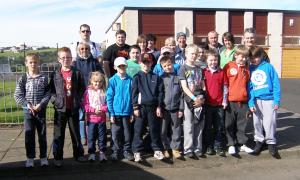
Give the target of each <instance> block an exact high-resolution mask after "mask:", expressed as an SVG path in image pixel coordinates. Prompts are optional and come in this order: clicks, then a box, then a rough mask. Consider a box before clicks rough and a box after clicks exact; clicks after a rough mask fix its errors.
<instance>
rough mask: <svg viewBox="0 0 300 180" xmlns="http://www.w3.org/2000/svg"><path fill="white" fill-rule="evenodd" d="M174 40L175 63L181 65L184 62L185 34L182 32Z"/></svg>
mask: <svg viewBox="0 0 300 180" xmlns="http://www.w3.org/2000/svg"><path fill="white" fill-rule="evenodd" d="M176 40H177V46H176V47H175V63H176V64H179V65H183V64H184V60H185V55H184V49H185V47H186V46H187V44H186V34H185V33H183V32H179V33H177V35H176Z"/></svg>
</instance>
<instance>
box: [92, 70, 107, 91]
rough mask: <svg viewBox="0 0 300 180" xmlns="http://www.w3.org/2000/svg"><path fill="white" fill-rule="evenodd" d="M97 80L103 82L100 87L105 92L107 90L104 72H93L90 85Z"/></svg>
mask: <svg viewBox="0 0 300 180" xmlns="http://www.w3.org/2000/svg"><path fill="white" fill-rule="evenodd" d="M95 80H99V82H101V86H100V89H102V90H103V91H104V92H105V91H106V81H105V76H104V75H103V74H102V73H100V72H99V71H95V72H91V73H90V80H89V83H90V85H91V84H92V81H95Z"/></svg>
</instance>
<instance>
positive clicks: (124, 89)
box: [106, 57, 133, 161]
mask: <svg viewBox="0 0 300 180" xmlns="http://www.w3.org/2000/svg"><path fill="white" fill-rule="evenodd" d="M114 68H115V69H116V70H117V73H116V74H115V75H114V76H112V77H111V78H110V79H109V83H108V89H107V94H106V97H107V98H106V99H107V105H108V111H109V115H110V122H111V123H112V129H111V132H112V141H113V153H112V155H111V159H112V160H118V159H119V155H120V153H121V151H122V152H123V155H124V157H125V158H126V159H127V160H129V161H132V160H133V154H132V151H131V139H132V138H131V125H130V123H131V119H132V118H130V116H131V115H132V112H133V109H132V103H131V98H130V94H131V84H132V78H131V77H130V76H129V75H128V74H127V73H126V68H127V62H126V59H125V58H124V57H118V58H116V59H115V61H114ZM122 139H123V140H122Z"/></svg>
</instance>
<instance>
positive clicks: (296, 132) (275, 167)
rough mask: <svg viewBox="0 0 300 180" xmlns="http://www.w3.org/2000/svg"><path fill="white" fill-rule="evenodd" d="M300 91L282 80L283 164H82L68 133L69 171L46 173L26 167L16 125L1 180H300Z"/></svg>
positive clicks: (0, 149) (0, 136) (6, 133)
mask: <svg viewBox="0 0 300 180" xmlns="http://www.w3.org/2000/svg"><path fill="white" fill-rule="evenodd" d="M299 87H300V80H299V79H297V80H294V79H288V80H283V81H282V91H283V93H282V107H283V108H281V109H280V111H279V114H278V121H277V122H278V124H277V127H278V128H277V132H278V133H277V136H278V147H279V149H280V154H281V157H282V159H281V160H275V159H273V158H271V157H270V156H269V154H268V152H267V151H264V152H263V153H262V154H261V155H260V156H259V157H254V156H250V155H248V154H242V153H241V157H240V158H234V157H231V156H228V157H226V158H221V157H218V156H213V157H211V156H210V157H207V158H205V159H200V160H191V159H186V160H175V161H174V162H173V161H171V160H167V161H163V162H161V161H157V160H155V159H153V158H151V157H149V158H147V159H146V160H147V161H145V162H144V163H142V164H136V163H134V162H127V161H120V162H117V163H113V162H110V161H108V162H106V163H98V162H95V163H89V162H86V163H77V162H74V161H73V159H72V146H71V142H70V136H69V135H68V134H67V135H66V137H67V139H66V144H65V149H64V151H65V161H64V162H65V166H64V167H63V168H61V169H57V168H54V167H53V166H50V167H49V168H46V169H45V168H40V167H35V168H34V169H31V170H28V169H25V168H24V160H25V159H26V156H25V148H24V133H23V129H22V128H17V127H15V128H1V129H0V179H1V180H2V179H41V178H43V179H53V178H57V177H58V178H60V179H61V178H72V179H82V178H87V179H92V178H93V179H95V178H99V176H100V177H103V178H105V179H142V178H143V179H184V178H186V179H198V177H200V176H201V177H203V178H204V179H271V178H270V177H272V179H273V180H274V179H283V178H285V179H300V172H299V165H300V161H299V157H300V138H299V137H300V110H299V109H300V108H299V107H297V104H299V103H300V97H299V95H300V94H299V90H298V88H299ZM285 108H287V109H288V110H287V109H285ZM291 109H292V110H291ZM296 112H298V113H299V114H298V113H296ZM47 130H48V133H47V135H48V147H49V149H48V157H49V159H50V163H51V162H52V159H53V155H52V150H51V148H50V147H51V143H52V133H53V128H52V127H51V126H48V128H47ZM85 148H86V147H85ZM85 150H86V149H85ZM37 152H38V150H37ZM85 152H87V151H85ZM36 166H38V161H36ZM185 175H186V176H185ZM268 175H270V176H268Z"/></svg>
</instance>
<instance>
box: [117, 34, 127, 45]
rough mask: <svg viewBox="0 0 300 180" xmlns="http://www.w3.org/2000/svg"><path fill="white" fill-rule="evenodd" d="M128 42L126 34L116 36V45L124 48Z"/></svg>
mask: <svg viewBox="0 0 300 180" xmlns="http://www.w3.org/2000/svg"><path fill="white" fill-rule="evenodd" d="M125 41H126V36H125V34H117V35H116V44H117V45H119V46H123V45H124V44H125Z"/></svg>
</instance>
